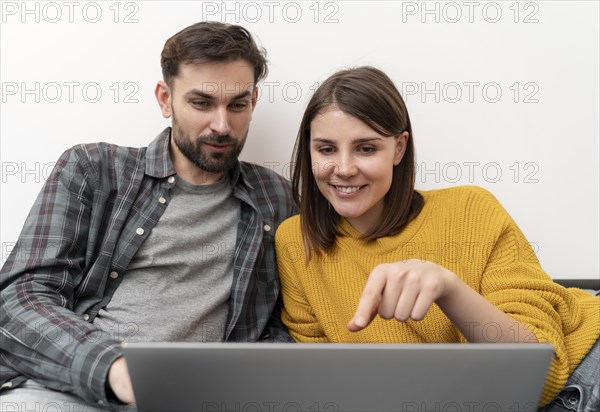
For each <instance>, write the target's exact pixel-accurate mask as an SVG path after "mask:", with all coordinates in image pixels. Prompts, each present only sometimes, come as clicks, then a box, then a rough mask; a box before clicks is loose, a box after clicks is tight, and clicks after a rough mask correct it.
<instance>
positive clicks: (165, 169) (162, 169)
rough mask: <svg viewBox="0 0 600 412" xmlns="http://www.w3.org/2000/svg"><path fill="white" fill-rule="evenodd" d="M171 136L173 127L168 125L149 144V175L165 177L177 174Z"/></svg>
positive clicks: (147, 157) (147, 152)
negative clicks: (170, 149) (173, 160)
mask: <svg viewBox="0 0 600 412" xmlns="http://www.w3.org/2000/svg"><path fill="white" fill-rule="evenodd" d="M170 137H171V128H170V127H167V128H166V129H165V130H163V131H162V132H160V134H159V135H158V136H156V138H155V139H154V140H153V141H152V142H151V143H150V144H149V145H148V149H147V150H146V174H147V175H149V176H152V177H157V178H163V177H167V176H171V175H174V174H176V172H175V167H173V162H171V154H170V151H169V141H170Z"/></svg>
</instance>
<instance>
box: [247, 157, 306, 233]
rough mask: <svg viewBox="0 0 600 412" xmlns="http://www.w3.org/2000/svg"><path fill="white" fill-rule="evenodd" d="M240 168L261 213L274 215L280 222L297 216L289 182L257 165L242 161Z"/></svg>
mask: <svg viewBox="0 0 600 412" xmlns="http://www.w3.org/2000/svg"><path fill="white" fill-rule="evenodd" d="M240 168H241V172H242V174H243V176H244V180H245V183H246V184H247V185H249V191H248V195H249V196H250V198H251V199H252V202H253V203H254V204H255V205H256V207H258V208H259V209H260V210H261V211H262V212H261V213H263V214H264V215H265V216H267V215H270V214H272V215H273V216H276V218H274V219H275V220H279V221H282V220H284V219H285V218H287V217H288V216H291V215H293V214H296V208H295V206H294V200H293V198H292V187H291V184H290V182H289V180H287V179H286V178H284V177H283V176H281V175H280V174H278V173H276V172H275V171H274V170H272V169H268V168H266V167H263V166H260V165H257V164H255V163H249V162H241V161H240Z"/></svg>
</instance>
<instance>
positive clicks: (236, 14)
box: [0, 1, 600, 278]
mask: <svg viewBox="0 0 600 412" xmlns="http://www.w3.org/2000/svg"><path fill="white" fill-rule="evenodd" d="M1 10H2V15H1V18H2V22H1V29H0V30H1V33H0V34H1V45H0V46H1V47H0V50H1V56H0V58H1V67H0V77H1V79H0V80H1V85H2V106H1V115H0V116H1V118H0V123H1V131H0V132H1V133H0V136H1V147H0V149H1V150H0V151H1V164H2V182H1V239H0V240H1V242H2V262H4V261H5V260H6V257H7V255H8V251H9V250H10V249H11V248H12V245H13V244H14V242H15V241H16V239H17V237H18V234H19V231H20V229H21V226H22V224H23V222H24V219H25V217H26V215H27V213H28V210H29V207H30V206H31V204H32V202H33V200H34V198H35V196H36V195H37V193H38V191H39V189H40V188H41V185H42V183H43V180H44V179H45V177H47V175H48V173H49V172H50V170H51V166H52V163H53V162H54V161H55V160H56V158H57V157H58V156H59V155H60V154H61V153H62V151H63V150H64V149H66V148H67V147H69V146H71V145H74V144H76V143H80V142H93V141H100V140H102V141H109V142H113V143H120V144H123V145H130V146H143V145H146V144H147V143H148V142H149V141H150V140H151V139H152V138H154V136H155V135H156V134H157V133H158V132H159V131H160V130H162V129H163V128H164V127H165V126H166V125H168V122H167V121H166V120H164V119H163V118H162V117H161V115H160V112H159V110H158V106H157V104H156V103H155V101H154V97H153V89H154V85H155V84H156V81H157V80H158V79H159V78H160V67H159V54H160V51H161V49H162V46H163V44H164V41H165V40H166V39H167V38H168V37H169V36H171V35H172V34H174V33H175V32H177V31H179V30H180V29H182V28H183V27H185V26H187V25H189V24H191V23H194V22H196V21H200V20H221V21H227V22H229V23H238V24H242V25H244V26H245V27H247V28H248V29H250V30H251V31H252V32H253V33H254V34H255V35H256V36H257V37H258V39H259V41H260V43H261V44H262V45H263V46H264V47H265V48H266V49H267V50H268V52H269V58H270V62H271V65H270V75H269V77H268V78H267V83H265V84H263V86H262V98H261V100H260V102H259V105H258V106H257V109H256V112H255V115H254V120H253V123H252V127H251V132H250V136H249V139H248V143H247V146H246V148H245V150H244V153H243V158H244V159H245V160H251V161H255V162H257V163H260V164H267V165H270V166H271V167H273V168H274V169H275V170H277V171H279V172H281V173H283V174H286V175H288V176H289V168H288V167H286V166H287V165H288V164H289V159H290V154H291V151H292V147H293V143H294V139H295V135H296V132H297V126H298V124H299V120H300V117H301V115H302V111H303V109H304V106H305V104H306V102H307V99H308V97H309V96H310V94H311V88H314V85H315V83H317V82H319V81H322V80H323V79H324V78H325V77H327V76H328V75H329V74H331V73H333V72H334V71H336V70H337V69H340V68H344V67H348V66H355V65H361V64H371V65H375V66H378V67H380V68H382V69H383V70H385V71H386V72H387V73H388V74H389V75H390V76H391V77H392V78H393V79H394V81H395V82H396V84H397V85H398V87H399V89H400V90H401V92H402V93H403V95H404V97H405V100H406V102H407V105H408V108H409V111H410V114H411V117H412V123H413V127H414V132H415V136H414V138H415V142H416V147H417V155H418V165H419V172H418V174H417V182H418V188H436V187H447V186H453V185H460V184H476V185H481V186H484V187H486V188H488V189H489V190H491V191H492V192H493V193H494V194H495V195H496V196H497V197H498V198H499V199H500V200H501V202H502V203H503V204H504V205H505V207H506V208H507V209H508V211H509V212H510V213H511V215H512V216H513V217H514V218H515V220H516V221H517V223H518V224H519V225H520V226H521V228H522V229H523V231H524V233H525V234H526V235H527V237H528V239H529V240H530V242H532V243H534V244H535V245H534V247H535V248H536V250H537V252H538V256H539V258H540V260H541V262H542V266H543V267H544V268H545V269H546V271H547V272H548V273H549V274H550V275H551V276H553V277H555V278H559V277H565V278H569V277H572V278H575V277H584V278H597V277H598V276H599V258H598V256H599V249H600V248H599V244H598V242H599V220H598V215H599V213H598V212H599V205H598V200H599V191H598V190H599V189H598V188H599V168H598V164H599V162H598V157H599V144H598V137H599V120H598V119H599V80H598V79H599V77H600V76H599V49H600V48H599V44H598V43H599V40H598V39H599V37H600V33H599V21H598V14H599V3H598V2H596V1H581V2H573V1H569V2H567V1H534V2H515V1H507V2H504V1H498V2H488V1H465V2H461V1H458V2H434V1H430V2H421V1H417V2H391V1H388V2H369V3H368V4H367V2H360V1H353V2H320V3H317V2H306V3H305V2H291V3H286V2H280V1H273V2H243V3H240V2H228V3H224V2H194V1H181V2H167V1H147V2H145V1H135V2H118V3H117V2H114V1H109V2H99V1H98V2H88V1H74V2H66V1H65V2H63V1H56V2H36V1H31V2H25V3H24V2H21V1H3V2H2V4H1ZM98 92H100V93H101V95H98V94H97V93H98Z"/></svg>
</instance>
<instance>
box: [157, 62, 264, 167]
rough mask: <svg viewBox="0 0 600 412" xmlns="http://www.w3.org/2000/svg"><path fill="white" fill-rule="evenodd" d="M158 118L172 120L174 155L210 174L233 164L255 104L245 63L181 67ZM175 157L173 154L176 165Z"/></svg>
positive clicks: (242, 144) (249, 69)
mask: <svg viewBox="0 0 600 412" xmlns="http://www.w3.org/2000/svg"><path fill="white" fill-rule="evenodd" d="M168 89H169V92H170V97H169V101H168V102H166V103H165V105H164V106H162V105H161V107H162V109H163V115H165V116H166V117H169V116H171V115H172V116H173V130H172V140H173V142H172V143H174V145H175V147H172V149H173V151H174V152H180V153H181V154H183V155H184V156H185V157H186V158H187V160H189V162H191V163H192V164H193V165H195V166H196V167H198V168H199V169H201V170H203V171H204V172H208V173H210V174H216V175H219V176H220V175H222V174H223V173H225V172H226V171H227V170H229V169H230V168H231V167H232V166H233V165H234V164H235V162H236V160H237V158H238V156H239V154H240V152H241V151H242V148H243V147H244V143H245V141H246V136H247V135H248V129H249V126H250V120H251V119H252V111H253V109H254V105H255V104H256V91H255V88H254V71H253V68H252V66H251V65H250V64H249V63H248V62H246V61H244V60H237V61H233V62H209V63H198V64H182V65H181V67H180V71H179V75H178V76H177V77H175V78H174V80H173V82H172V85H171V87H169V88H168ZM177 155H178V153H174V157H175V159H174V160H175V161H176V160H177V159H176V157H177Z"/></svg>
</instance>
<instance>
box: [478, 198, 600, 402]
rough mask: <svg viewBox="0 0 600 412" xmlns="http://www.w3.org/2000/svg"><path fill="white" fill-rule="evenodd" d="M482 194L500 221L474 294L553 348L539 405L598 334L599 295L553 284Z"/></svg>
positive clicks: (503, 214)
mask: <svg viewBox="0 0 600 412" xmlns="http://www.w3.org/2000/svg"><path fill="white" fill-rule="evenodd" d="M483 196H484V202H488V207H493V208H495V209H496V210H495V211H494V213H493V214H494V215H495V216H496V217H497V219H496V222H495V223H497V224H499V225H501V230H499V232H498V233H499V236H497V238H496V240H495V243H494V244H493V247H491V248H490V254H489V256H488V259H487V265H486V267H485V270H484V271H483V273H482V275H481V280H480V293H481V294H482V295H483V296H484V297H485V298H486V299H488V300H489V301H490V302H491V303H492V304H494V305H495V306H497V307H498V308H500V309H501V310H502V311H503V312H505V313H506V314H507V315H509V316H511V317H512V318H514V319H516V320H518V321H519V322H521V323H523V324H525V325H527V326H528V327H529V329H530V330H531V331H532V333H533V335H535V338H536V339H537V341H539V342H540V343H550V344H552V345H553V346H554V351H555V355H554V358H553V360H552V363H551V365H550V370H549V373H548V378H547V381H546V385H545V388H544V392H543V395H542V399H541V401H540V404H542V405H544V404H546V403H548V402H550V401H551V400H552V399H553V398H554V397H555V396H556V395H557V394H558V392H559V391H560V390H561V389H562V387H563V386H564V385H565V383H566V381H567V379H568V377H569V375H570V373H571V372H572V371H573V370H574V369H575V367H576V366H577V365H578V364H579V363H580V361H581V360H582V359H583V357H584V356H585V354H586V353H587V351H588V350H589V349H590V348H591V346H592V345H593V344H594V343H595V341H596V339H597V338H598V335H599V334H600V330H599V329H600V324H599V321H598V315H596V316H594V313H596V314H598V313H600V299H599V298H597V297H594V296H592V295H591V294H586V293H585V292H583V291H581V290H577V289H566V288H564V287H562V286H560V285H558V284H556V283H554V282H553V281H552V279H551V278H550V277H549V276H548V275H547V274H546V273H545V272H544V271H543V270H542V267H541V266H540V263H539V261H538V259H537V257H536V255H535V252H534V250H533V247H532V244H530V243H529V242H528V241H527V239H526V238H525V235H524V234H523V233H522V232H521V230H520V229H519V227H518V226H517V224H516V223H515V222H514V221H513V220H512V219H511V218H510V216H509V215H508V213H507V212H506V211H505V210H504V209H503V208H502V206H501V205H500V204H499V203H498V202H497V201H496V200H495V198H494V197H493V196H492V195H491V194H489V193H487V192H485V193H484V194H483ZM489 205H491V206H489ZM517 329H518V328H515V333H517ZM526 338H527V337H526ZM526 340H527V339H526ZM532 340H533V341H535V339H532Z"/></svg>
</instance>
